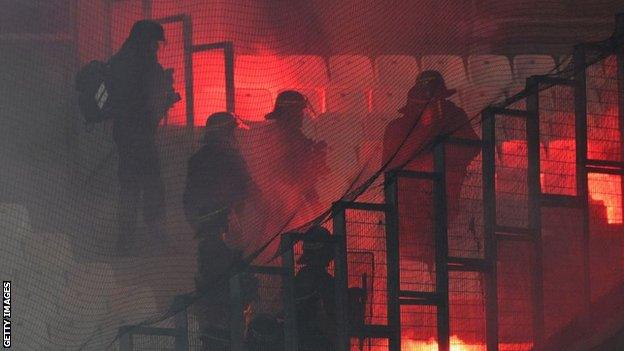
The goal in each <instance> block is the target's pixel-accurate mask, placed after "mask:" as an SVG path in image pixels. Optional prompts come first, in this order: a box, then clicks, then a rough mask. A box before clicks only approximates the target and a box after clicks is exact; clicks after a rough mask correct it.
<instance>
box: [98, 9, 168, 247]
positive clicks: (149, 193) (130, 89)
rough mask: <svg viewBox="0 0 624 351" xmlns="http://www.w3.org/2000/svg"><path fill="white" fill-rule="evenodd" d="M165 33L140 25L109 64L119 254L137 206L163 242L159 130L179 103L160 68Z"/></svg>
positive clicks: (153, 24)
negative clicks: (161, 46)
mask: <svg viewBox="0 0 624 351" xmlns="http://www.w3.org/2000/svg"><path fill="white" fill-rule="evenodd" d="M164 40H165V34H164V30H163V27H162V26H161V25H160V24H158V23H157V22H154V21H148V20H143V21H138V22H136V23H135V24H134V25H133V26H132V29H131V31H130V35H129V37H128V38H127V39H126V41H125V42H124V44H123V45H122V47H121V49H120V50H119V52H117V53H116V54H115V55H114V56H113V57H112V58H111V59H110V61H109V65H110V74H111V79H110V92H111V96H110V99H111V103H112V105H113V106H114V111H115V112H114V120H113V139H114V141H115V145H116V146H117V152H118V154H119V167H118V178H119V205H118V213H117V219H118V227H119V240H118V245H119V249H121V250H122V251H125V250H127V249H128V248H129V243H130V238H131V237H132V235H133V234H134V232H135V229H136V221H137V213H138V207H139V203H141V202H142V205H143V219H144V222H145V223H146V225H147V227H148V231H149V232H150V234H151V235H154V236H155V237H156V239H157V240H164V239H165V237H164V232H163V222H164V185H163V182H162V179H161V177H160V160H159V155H158V150H157V148H156V143H155V135H156V129H157V127H158V123H159V122H160V119H161V118H162V117H163V116H164V114H165V113H166V112H167V110H168V109H169V108H170V107H171V106H172V105H173V104H174V103H175V102H177V101H178V100H179V96H178V95H177V94H175V92H174V91H173V87H172V84H173V79H172V72H171V70H169V71H165V70H164V69H163V67H162V66H161V65H160V64H159V63H158V60H157V53H158V49H159V46H160V43H161V42H163V41H164Z"/></svg>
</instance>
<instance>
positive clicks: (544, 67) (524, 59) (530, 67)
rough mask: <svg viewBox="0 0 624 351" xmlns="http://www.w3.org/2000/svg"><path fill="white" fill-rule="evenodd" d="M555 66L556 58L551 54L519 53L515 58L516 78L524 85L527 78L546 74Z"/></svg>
mask: <svg viewBox="0 0 624 351" xmlns="http://www.w3.org/2000/svg"><path fill="white" fill-rule="evenodd" d="M553 68H555V60H554V59H553V57H552V56H549V55H517V56H515V57H514V59H513V69H514V80H515V81H516V82H517V83H518V84H520V85H524V82H525V79H527V78H528V77H530V76H533V75H538V74H546V73H549V72H551V71H552V69H553Z"/></svg>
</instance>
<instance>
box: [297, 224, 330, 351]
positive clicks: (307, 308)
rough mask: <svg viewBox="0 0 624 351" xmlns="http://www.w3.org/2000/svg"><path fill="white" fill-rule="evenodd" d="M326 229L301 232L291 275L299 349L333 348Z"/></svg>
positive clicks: (328, 245) (328, 251) (328, 239)
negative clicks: (300, 251)
mask: <svg viewBox="0 0 624 351" xmlns="http://www.w3.org/2000/svg"><path fill="white" fill-rule="evenodd" d="M330 240H331V235H330V233H329V231H328V230H327V229H325V228H323V227H320V226H314V227H312V228H310V229H309V230H308V231H307V232H306V233H305V236H304V240H303V255H302V256H301V258H300V259H299V263H300V264H302V265H303V267H301V269H300V270H299V272H298V273H297V275H296V276H295V301H296V315H297V329H298V337H299V349H300V350H310V351H312V350H334V349H335V347H334V340H335V337H336V325H335V321H336V318H335V316H336V305H335V296H334V291H335V282H334V277H333V276H332V275H331V274H329V272H328V271H327V267H328V266H329V263H330V262H331V261H332V260H333V245H331V242H330Z"/></svg>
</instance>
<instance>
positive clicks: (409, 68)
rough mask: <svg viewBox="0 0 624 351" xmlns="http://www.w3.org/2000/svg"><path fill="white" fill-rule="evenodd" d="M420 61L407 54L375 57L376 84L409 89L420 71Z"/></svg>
mask: <svg viewBox="0 0 624 351" xmlns="http://www.w3.org/2000/svg"><path fill="white" fill-rule="evenodd" d="M419 71H420V70H419V68H418V62H417V61H416V59H415V58H414V57H412V56H407V55H381V56H378V57H377V58H376V59H375V78H376V79H375V83H376V86H377V87H379V86H392V87H397V88H401V89H405V90H406V91H407V89H409V88H410V87H411V86H412V85H414V82H415V81H416V77H417V76H418V73H419Z"/></svg>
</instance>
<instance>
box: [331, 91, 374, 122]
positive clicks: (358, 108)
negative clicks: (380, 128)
mask: <svg viewBox="0 0 624 351" xmlns="http://www.w3.org/2000/svg"><path fill="white" fill-rule="evenodd" d="M368 97H369V94H368V92H366V91H363V90H356V89H348V88H345V87H343V86H329V87H328V88H327V100H326V101H327V105H326V107H327V112H328V113H343V114H350V115H358V116H362V117H363V115H364V114H366V113H368V111H369V110H368Z"/></svg>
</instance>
